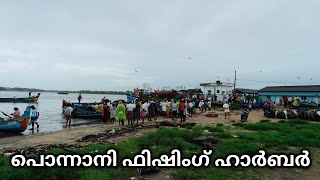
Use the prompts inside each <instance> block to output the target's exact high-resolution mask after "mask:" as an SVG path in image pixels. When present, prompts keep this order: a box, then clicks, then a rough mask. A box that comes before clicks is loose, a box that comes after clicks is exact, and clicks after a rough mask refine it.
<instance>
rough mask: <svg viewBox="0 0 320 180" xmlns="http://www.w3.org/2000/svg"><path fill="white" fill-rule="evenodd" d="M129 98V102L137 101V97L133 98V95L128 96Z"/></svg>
mask: <svg viewBox="0 0 320 180" xmlns="http://www.w3.org/2000/svg"><path fill="white" fill-rule="evenodd" d="M126 96H127V101H135V100H136V99H137V98H136V97H135V96H131V95H128V94H127V95H126Z"/></svg>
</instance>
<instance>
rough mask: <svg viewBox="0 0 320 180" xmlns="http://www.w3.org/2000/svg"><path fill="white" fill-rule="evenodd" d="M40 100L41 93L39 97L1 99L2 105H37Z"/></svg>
mask: <svg viewBox="0 0 320 180" xmlns="http://www.w3.org/2000/svg"><path fill="white" fill-rule="evenodd" d="M39 98H40V93H38V95H37V96H31V97H27V98H15V97H14V98H0V102H1V103H36V102H38V100H39Z"/></svg>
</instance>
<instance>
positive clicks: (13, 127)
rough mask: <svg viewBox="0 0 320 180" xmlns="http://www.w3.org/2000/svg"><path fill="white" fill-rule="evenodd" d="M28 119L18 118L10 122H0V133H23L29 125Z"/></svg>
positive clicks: (26, 117)
mask: <svg viewBox="0 0 320 180" xmlns="http://www.w3.org/2000/svg"><path fill="white" fill-rule="evenodd" d="M29 120H30V117H28V116H25V117H20V118H16V119H11V120H7V121H4V120H0V131H10V132H24V131H25V130H26V129H27V127H28V123H29Z"/></svg>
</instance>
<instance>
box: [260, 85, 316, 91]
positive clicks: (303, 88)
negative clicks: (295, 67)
mask: <svg viewBox="0 0 320 180" xmlns="http://www.w3.org/2000/svg"><path fill="white" fill-rule="evenodd" d="M259 92H320V85H306V86H267V87H265V88H263V89H260V90H259Z"/></svg>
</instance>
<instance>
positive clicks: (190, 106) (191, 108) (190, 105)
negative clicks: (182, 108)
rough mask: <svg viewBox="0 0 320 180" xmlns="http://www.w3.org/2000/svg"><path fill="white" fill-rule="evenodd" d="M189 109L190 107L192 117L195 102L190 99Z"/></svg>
mask: <svg viewBox="0 0 320 180" xmlns="http://www.w3.org/2000/svg"><path fill="white" fill-rule="evenodd" d="M188 107H189V109H188V111H189V115H190V117H192V114H193V103H192V102H191V101H190V102H189V106H188Z"/></svg>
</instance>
